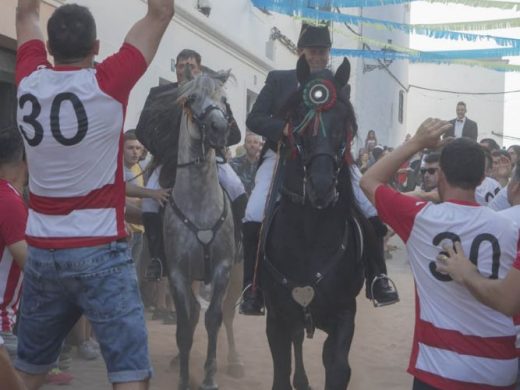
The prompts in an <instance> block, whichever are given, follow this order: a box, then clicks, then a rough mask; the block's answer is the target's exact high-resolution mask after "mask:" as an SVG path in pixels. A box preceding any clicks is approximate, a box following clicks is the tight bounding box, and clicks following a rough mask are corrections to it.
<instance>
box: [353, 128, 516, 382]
mask: <svg viewBox="0 0 520 390" xmlns="http://www.w3.org/2000/svg"><path fill="white" fill-rule="evenodd" d="M450 127H451V125H450V124H449V123H447V122H444V121H440V120H437V119H428V120H426V121H425V122H424V123H423V124H422V125H421V126H420V128H419V129H418V131H417V133H416V135H415V136H414V137H413V138H412V139H411V140H410V141H409V142H407V143H406V144H404V145H402V146H400V147H398V148H397V149H396V150H395V151H394V152H392V153H390V154H389V155H387V156H386V157H385V158H383V159H381V160H380V161H378V162H377V163H376V164H375V165H374V166H372V167H371V168H370V169H369V170H368V171H367V172H366V173H365V175H364V177H363V178H362V180H361V187H362V189H363V190H364V191H365V193H366V194H367V196H368V197H369V199H370V200H371V201H372V202H373V203H374V204H375V206H376V208H377V211H378V213H379V215H380V217H381V219H382V220H383V221H384V222H386V223H388V224H389V225H390V226H391V227H392V228H393V229H394V230H395V232H396V233H397V234H398V235H399V236H400V237H401V239H402V240H403V241H404V242H405V244H406V249H407V252H408V256H409V260H410V266H411V268H412V272H413V275H414V279H415V284H416V323H415V334H414V340H413V347H412V354H411V357H410V364H409V367H408V372H409V373H411V374H412V375H413V376H414V378H415V379H414V385H413V389H414V390H431V389H442V390H475V389H513V388H514V384H515V382H516V376H517V369H518V367H517V361H518V359H517V351H516V348H515V339H516V330H515V325H514V322H513V319H512V318H511V317H508V316H506V315H504V314H501V313H500V312H498V311H496V310H493V309H491V308H489V307H487V306H485V305H483V304H482V303H480V302H479V301H478V300H477V299H475V298H474V297H473V296H472V295H471V294H470V293H469V291H468V290H466V289H465V288H464V287H463V286H461V285H459V284H458V283H456V282H455V281H453V280H452V279H451V278H450V277H449V276H448V275H446V274H442V273H439V272H438V271H437V268H436V264H435V259H436V258H437V256H438V255H439V253H442V251H443V250H444V249H443V246H444V245H446V244H448V243H449V244H452V243H454V242H458V243H460V244H461V246H462V247H463V248H464V250H465V251H466V253H470V257H471V259H472V262H473V263H474V264H476V265H477V267H478V270H479V272H480V273H481V274H482V275H484V276H485V277H486V278H490V279H503V278H505V276H506V274H507V272H508V271H509V270H510V268H511V267H512V265H513V263H514V261H515V258H516V256H517V241H518V227H517V225H516V224H515V223H514V222H513V221H511V219H509V218H507V217H504V216H501V215H499V214H497V213H495V212H494V211H493V210H491V209H489V208H488V207H485V206H481V205H479V204H478V203H477V202H476V201H475V188H476V187H477V186H478V185H479V184H480V183H481V182H482V180H483V178H484V152H483V151H482V148H481V147H480V146H479V145H478V144H477V143H476V142H474V141H472V140H469V139H467V138H459V139H456V140H454V141H452V142H451V143H449V144H447V145H446V146H444V148H443V150H442V152H441V157H440V162H439V165H440V171H439V180H438V188H439V195H440V198H441V200H442V203H440V204H434V203H431V202H425V201H422V200H418V199H417V198H413V197H410V196H407V195H404V194H400V193H398V192H396V191H394V190H393V189H391V188H390V187H388V186H386V185H385V184H386V183H387V182H388V180H389V179H390V178H391V177H392V175H393V174H394V173H395V171H397V169H399V166H400V165H401V164H402V162H403V161H406V160H407V159H408V158H410V157H411V156H412V155H413V154H415V153H416V152H417V151H418V150H422V149H424V148H432V149H434V148H437V147H439V146H441V141H440V137H441V135H442V134H443V133H444V132H446V131H447V130H448V129H449V128H450Z"/></svg>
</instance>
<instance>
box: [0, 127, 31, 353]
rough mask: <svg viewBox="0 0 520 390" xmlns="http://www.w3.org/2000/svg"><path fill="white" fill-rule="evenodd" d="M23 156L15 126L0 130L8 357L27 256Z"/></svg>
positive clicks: (3, 325)
mask: <svg viewBox="0 0 520 390" xmlns="http://www.w3.org/2000/svg"><path fill="white" fill-rule="evenodd" d="M23 156H24V150H23V141H22V137H21V136H20V134H19V132H18V131H17V129H16V128H8V129H4V130H0V336H1V337H3V339H4V340H5V348H6V350H7V351H8V352H9V355H11V357H14V356H16V344H17V343H16V336H15V335H14V334H13V327H14V325H15V323H16V318H17V315H18V303H19V300H20V289H21V287H22V279H23V278H22V270H23V266H24V264H25V258H26V256H27V244H26V242H25V223H26V221H27V208H26V206H25V204H24V202H23V200H22V195H21V194H22V191H23V187H24V186H25V185H26V184H27V164H26V163H25V160H24V158H23Z"/></svg>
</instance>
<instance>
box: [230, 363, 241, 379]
mask: <svg viewBox="0 0 520 390" xmlns="http://www.w3.org/2000/svg"><path fill="white" fill-rule="evenodd" d="M226 374H228V375H229V376H230V377H232V378H235V379H240V378H243V377H244V375H245V370H244V364H243V363H230V364H228V366H227V369H226Z"/></svg>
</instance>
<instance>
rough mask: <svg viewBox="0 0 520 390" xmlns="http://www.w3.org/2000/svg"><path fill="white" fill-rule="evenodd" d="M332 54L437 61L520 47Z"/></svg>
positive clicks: (337, 51) (498, 53)
mask: <svg viewBox="0 0 520 390" xmlns="http://www.w3.org/2000/svg"><path fill="white" fill-rule="evenodd" d="M331 55H332V56H341V57H349V56H352V57H363V58H372V59H379V60H388V61H393V60H410V61H416V62H435V61H441V62H444V61H451V60H473V59H475V60H478V59H486V58H491V59H493V58H500V57H505V56H516V55H520V48H509V49H481V50H449V51H417V52H415V53H403V52H396V51H393V50H356V49H336V48H333V49H332V50H331Z"/></svg>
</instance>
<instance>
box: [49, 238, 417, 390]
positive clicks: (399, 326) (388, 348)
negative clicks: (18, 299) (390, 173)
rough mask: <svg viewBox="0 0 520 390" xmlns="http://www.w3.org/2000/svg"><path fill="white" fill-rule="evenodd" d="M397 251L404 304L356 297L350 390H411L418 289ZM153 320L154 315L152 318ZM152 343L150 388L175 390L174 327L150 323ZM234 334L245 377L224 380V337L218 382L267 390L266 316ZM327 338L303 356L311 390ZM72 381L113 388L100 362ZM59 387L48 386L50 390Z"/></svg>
mask: <svg viewBox="0 0 520 390" xmlns="http://www.w3.org/2000/svg"><path fill="white" fill-rule="evenodd" d="M392 244H396V245H397V246H398V249H397V250H395V251H394V252H392V255H393V258H392V259H390V260H388V261H387V265H388V269H389V275H390V276H391V277H392V278H393V280H394V281H395V283H396V284H397V286H398V289H399V293H400V297H401V302H399V303H398V304H396V305H391V306H387V307H381V308H374V307H373V306H372V304H371V303H370V302H369V301H368V300H367V299H365V298H364V291H363V294H360V295H359V297H358V313H357V316H356V330H355V334H354V341H353V344H352V348H351V350H350V364H351V367H352V378H351V381H350V385H349V389H352V390H375V389H385V390H405V389H410V388H411V383H412V378H411V376H410V375H408V374H407V373H406V367H407V364H408V357H409V353H410V348H411V342H412V336H413V322H414V285H413V279H412V275H411V273H410V270H409V267H408V264H407V262H406V256H405V252H404V250H403V245H402V243H401V242H398V241H393V242H392ZM150 316H151V315H150ZM148 329H149V342H150V353H151V357H152V363H153V367H154V376H153V379H152V382H151V389H153V390H159V389H161V390H162V389H176V388H177V380H178V371H177V369H175V368H174V369H172V368H170V360H171V358H172V357H173V356H174V354H175V353H176V345H175V326H174V325H163V324H162V323H161V322H157V321H151V320H148ZM235 332H236V339H237V345H238V349H239V352H240V354H241V357H242V360H243V362H244V365H245V376H244V378H242V379H234V378H231V377H230V376H228V375H226V373H225V372H224V371H225V363H226V349H227V344H226V339H225V335H224V333H225V332H223V331H222V332H221V334H220V339H219V362H220V363H219V372H218V375H217V381H218V383H219V386H220V389H222V390H268V389H270V388H271V384H272V362H271V356H270V352H269V347H268V344H267V338H266V335H265V318H264V317H259V318H257V317H245V316H241V315H237V316H236V319H235ZM205 340H206V337H205V329H204V326H203V323H202V324H201V323H199V326H198V328H197V331H196V336H195V343H194V347H193V350H192V358H191V370H192V371H191V373H192V382H193V385H194V387H193V388H194V389H197V387H198V385H199V384H200V381H201V378H202V374H203V364H204V358H205V350H206V342H205ZM324 340H325V335H324V334H323V333H322V332H321V331H317V332H316V334H315V336H314V339H312V340H309V339H307V340H306V341H305V344H304V355H305V362H306V369H307V374H308V377H309V381H310V383H311V386H312V387H313V389H323V387H324V369H323V366H322V363H321V348H322V344H323V341H324ZM69 372H70V373H71V374H73V375H74V377H75V379H74V381H73V382H72V383H71V384H70V385H68V386H67V387H60V388H62V389H63V388H70V389H74V390H86V389H100V390H104V389H110V388H111V387H110V385H109V384H108V382H107V379H106V373H105V367H104V364H103V361H102V360H101V359H97V360H95V361H93V362H86V361H84V360H80V359H74V360H73V364H72V367H71V369H70V370H69ZM55 388H58V387H57V386H45V387H44V389H47V390H50V389H55Z"/></svg>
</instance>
